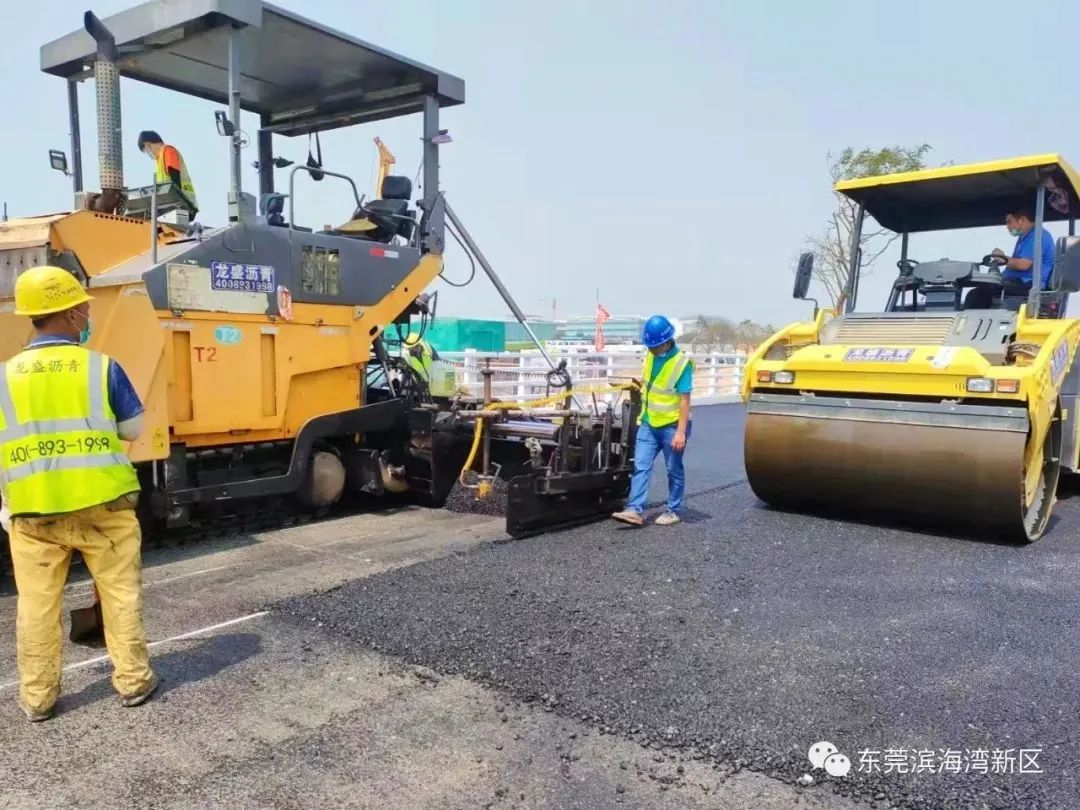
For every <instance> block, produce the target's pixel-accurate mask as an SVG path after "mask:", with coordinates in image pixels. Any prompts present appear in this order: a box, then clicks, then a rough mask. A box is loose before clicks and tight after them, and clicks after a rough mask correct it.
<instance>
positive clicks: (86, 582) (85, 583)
mask: <svg viewBox="0 0 1080 810" xmlns="http://www.w3.org/2000/svg"><path fill="white" fill-rule="evenodd" d="M237 565H238V563H230V564H229V565H218V566H215V567H213V568H203V569H201V570H199V571H191V572H190V573H187V574H177V575H176V576H175V577H165V578H164V579H155V580H153V581H151V582H145V583H143V588H150V587H153V586H154V585H164V584H165V583H166V582H176V581H177V580H178V579H187V578H188V577H198V576H202V575H203V574H212V573H213V572H214V571H224V570H225V569H226V568H235V567H236V566H237ZM92 584H93V582H92V580H89V579H87V580H84V581H83V582H72V583H71V584H70V585H68V586H67V587H66V588H65V589H64V590H75V589H76V588H89V587H90V585H92Z"/></svg>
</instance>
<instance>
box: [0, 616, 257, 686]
mask: <svg viewBox="0 0 1080 810" xmlns="http://www.w3.org/2000/svg"><path fill="white" fill-rule="evenodd" d="M267 613H269V611H267V610H260V611H259V612H258V613H249V614H248V615H247V616H240V617H239V618H236V619H229V620H228V621H227V622H221V623H219V624H212V625H210V626H209V627H200V628H199V629H198V630H192V631H191V632H189V633H182V634H181V635H179V636H169V638H163V639H160V640H159V641H151V642H150V643H149V644H147V645H146V646H147V647H156V646H158V645H159V644H168V643H169V642H172V641H183V640H184V639H188V638H193V637H195V636H199V635H202V634H203V633H210V632H212V631H214V630H221V629H223V628H225V627H231V626H232V625H234V624H240V623H241V622H249V621H251V620H252V619H258V618H259V617H260V616H265V615H266V614H267ZM108 660H109V656H108V655H99V656H97V657H96V658H88V659H86V660H85V661H77V662H76V663H74V664H68V665H67V666H66V667H64V669H63V671H64V672H69V671H71V670H73V669H81V668H82V667H88V666H91V665H93V664H100V663H102V662H104V661H108ZM18 685H19V682H18V681H8V682H7V683H5V684H0V690H2V689H9V688H10V687H12V686H18Z"/></svg>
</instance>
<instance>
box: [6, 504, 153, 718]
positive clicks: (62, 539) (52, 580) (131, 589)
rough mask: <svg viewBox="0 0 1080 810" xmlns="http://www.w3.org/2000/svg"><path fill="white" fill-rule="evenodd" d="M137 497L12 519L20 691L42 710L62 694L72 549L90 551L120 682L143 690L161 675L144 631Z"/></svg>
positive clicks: (127, 690)
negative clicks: (65, 605)
mask: <svg viewBox="0 0 1080 810" xmlns="http://www.w3.org/2000/svg"><path fill="white" fill-rule="evenodd" d="M134 502H135V499H134V496H124V497H121V498H119V499H117V500H116V501H113V502H112V503H108V504H102V505H100V506H92V507H90V508H89V509H83V510H80V511H78V512H71V513H69V514H66V515H49V516H47V517H34V518H28V517H16V518H14V519H13V520H12V526H11V558H12V562H13V564H14V568H15V585H16V587H17V588H18V592H19V601H18V614H17V619H16V643H17V647H18V660H19V679H20V690H19V696H20V698H21V699H22V702H23V703H24V704H25V705H26V706H27V707H28V708H30V709H32V710H34V711H47V710H48V709H51V708H52V706H53V705H54V704H55V703H56V700H57V698H58V697H59V695H60V673H61V649H62V645H63V641H62V635H63V632H62V631H63V627H62V624H61V607H62V600H63V594H64V584H65V583H66V582H67V577H68V567H69V565H70V563H71V552H72V549H76V550H78V551H79V552H80V553H81V554H82V557H83V560H85V561H86V567H87V568H88V569H89V570H90V574H91V576H93V578H94V582H95V583H96V585H97V589H98V595H99V596H100V598H101V613H102V618H103V619H104V623H105V644H106V646H107V647H108V650H109V657H110V658H111V659H112V663H113V677H112V682H113V687H114V688H115V689H116V691H117V692H119V693H120V694H121V695H122V696H129V695H136V694H139V693H141V692H142V691H144V690H145V689H146V688H147V687H148V686H149V685H150V683H151V682H152V681H153V679H154V675H153V672H152V671H151V669H150V660H149V652H148V651H147V648H146V639H145V637H144V635H143V623H142V549H141V546H142V533H141V530H140V528H139V521H138V518H137V517H136V515H135V510H134V508H133V505H134Z"/></svg>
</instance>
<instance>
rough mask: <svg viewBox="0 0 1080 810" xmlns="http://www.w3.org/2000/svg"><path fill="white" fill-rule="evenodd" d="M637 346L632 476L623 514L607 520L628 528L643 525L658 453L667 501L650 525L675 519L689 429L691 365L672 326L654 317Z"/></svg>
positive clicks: (683, 486) (683, 484) (680, 499)
mask: <svg viewBox="0 0 1080 810" xmlns="http://www.w3.org/2000/svg"><path fill="white" fill-rule="evenodd" d="M642 342H643V343H644V344H645V346H646V349H647V351H646V352H645V360H644V363H643V364H642V372H641V387H642V402H641V415H640V416H639V417H638V431H637V441H636V442H635V444H634V477H633V479H632V480H631V483H630V500H629V501H628V503H627V505H626V509H624V510H623V511H621V512H616V513H615V514H614V515H612V517H613V518H615V520H619V521H622V522H623V523H629V524H631V525H633V526H641V525H642V524H644V522H645V503H646V499H647V498H648V495H649V480H650V478H651V477H652V468H653V462H655V461H656V457H657V455H659V454H660V453H661V452H663V454H664V463H665V464H666V466H667V473H668V502H667V509H665V510H664V512H663V514H661V515H660V516H659V517H657V519H656V523H657V524H658V525H660V526H670V525H672V524H675V523H678V522H679V520H680V517H679V512H680V510H681V509H682V505H683V498H684V497H685V492H686V473H685V470H684V468H683V452H684V451H685V450H686V440H687V439H688V438H689V436H690V428H691V422H690V392H691V390H692V388H693V380H694V362H693V361H692V360H691V359H690V358H689V357H687V356H686V354H684V353H683V352H682V350H680V349H679V348H678V346H676V345H675V327H674V325H672V323H671V321H669V320H668V319H667V318H665V317H663V316H662V315H654V316H653V317H651V318H649V320H648V321H646V322H645V328H644V330H643V332H642Z"/></svg>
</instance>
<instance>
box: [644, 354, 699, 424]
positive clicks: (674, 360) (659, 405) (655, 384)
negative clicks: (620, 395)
mask: <svg viewBox="0 0 1080 810" xmlns="http://www.w3.org/2000/svg"><path fill="white" fill-rule="evenodd" d="M654 361H655V357H653V354H652V352H646V354H645V363H644V366H643V368H642V371H641V380H642V384H643V385H644V391H643V399H642V403H641V414H640V416H638V424H639V425H640V424H642V423H643V422H644V421H645V420H646V419H647V420H648V422H649V426H650V427H666V426H667V425H670V424H673V423H675V422H678V421H679V403H680V402H681V401H682V396H681V395H680V394H679V392H678V391H676V390H675V386H676V385H677V384H678V382H679V378H680V377H681V376H682V373H683V372H684V371H685V370H686V367H687V366H688V365H692V362H691V360H690V358H689V357H687V356H686V355H685V354H683V353H682V352H681V351H679V352H675V354H674V356H672V357H669V358H668V359H667V361H666V362H665V363H664V365H663V366H662V367H661V369H660V371H659V372H658V373H657V375H656V379H655V380H654V379H652V371H653V363H654Z"/></svg>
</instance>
